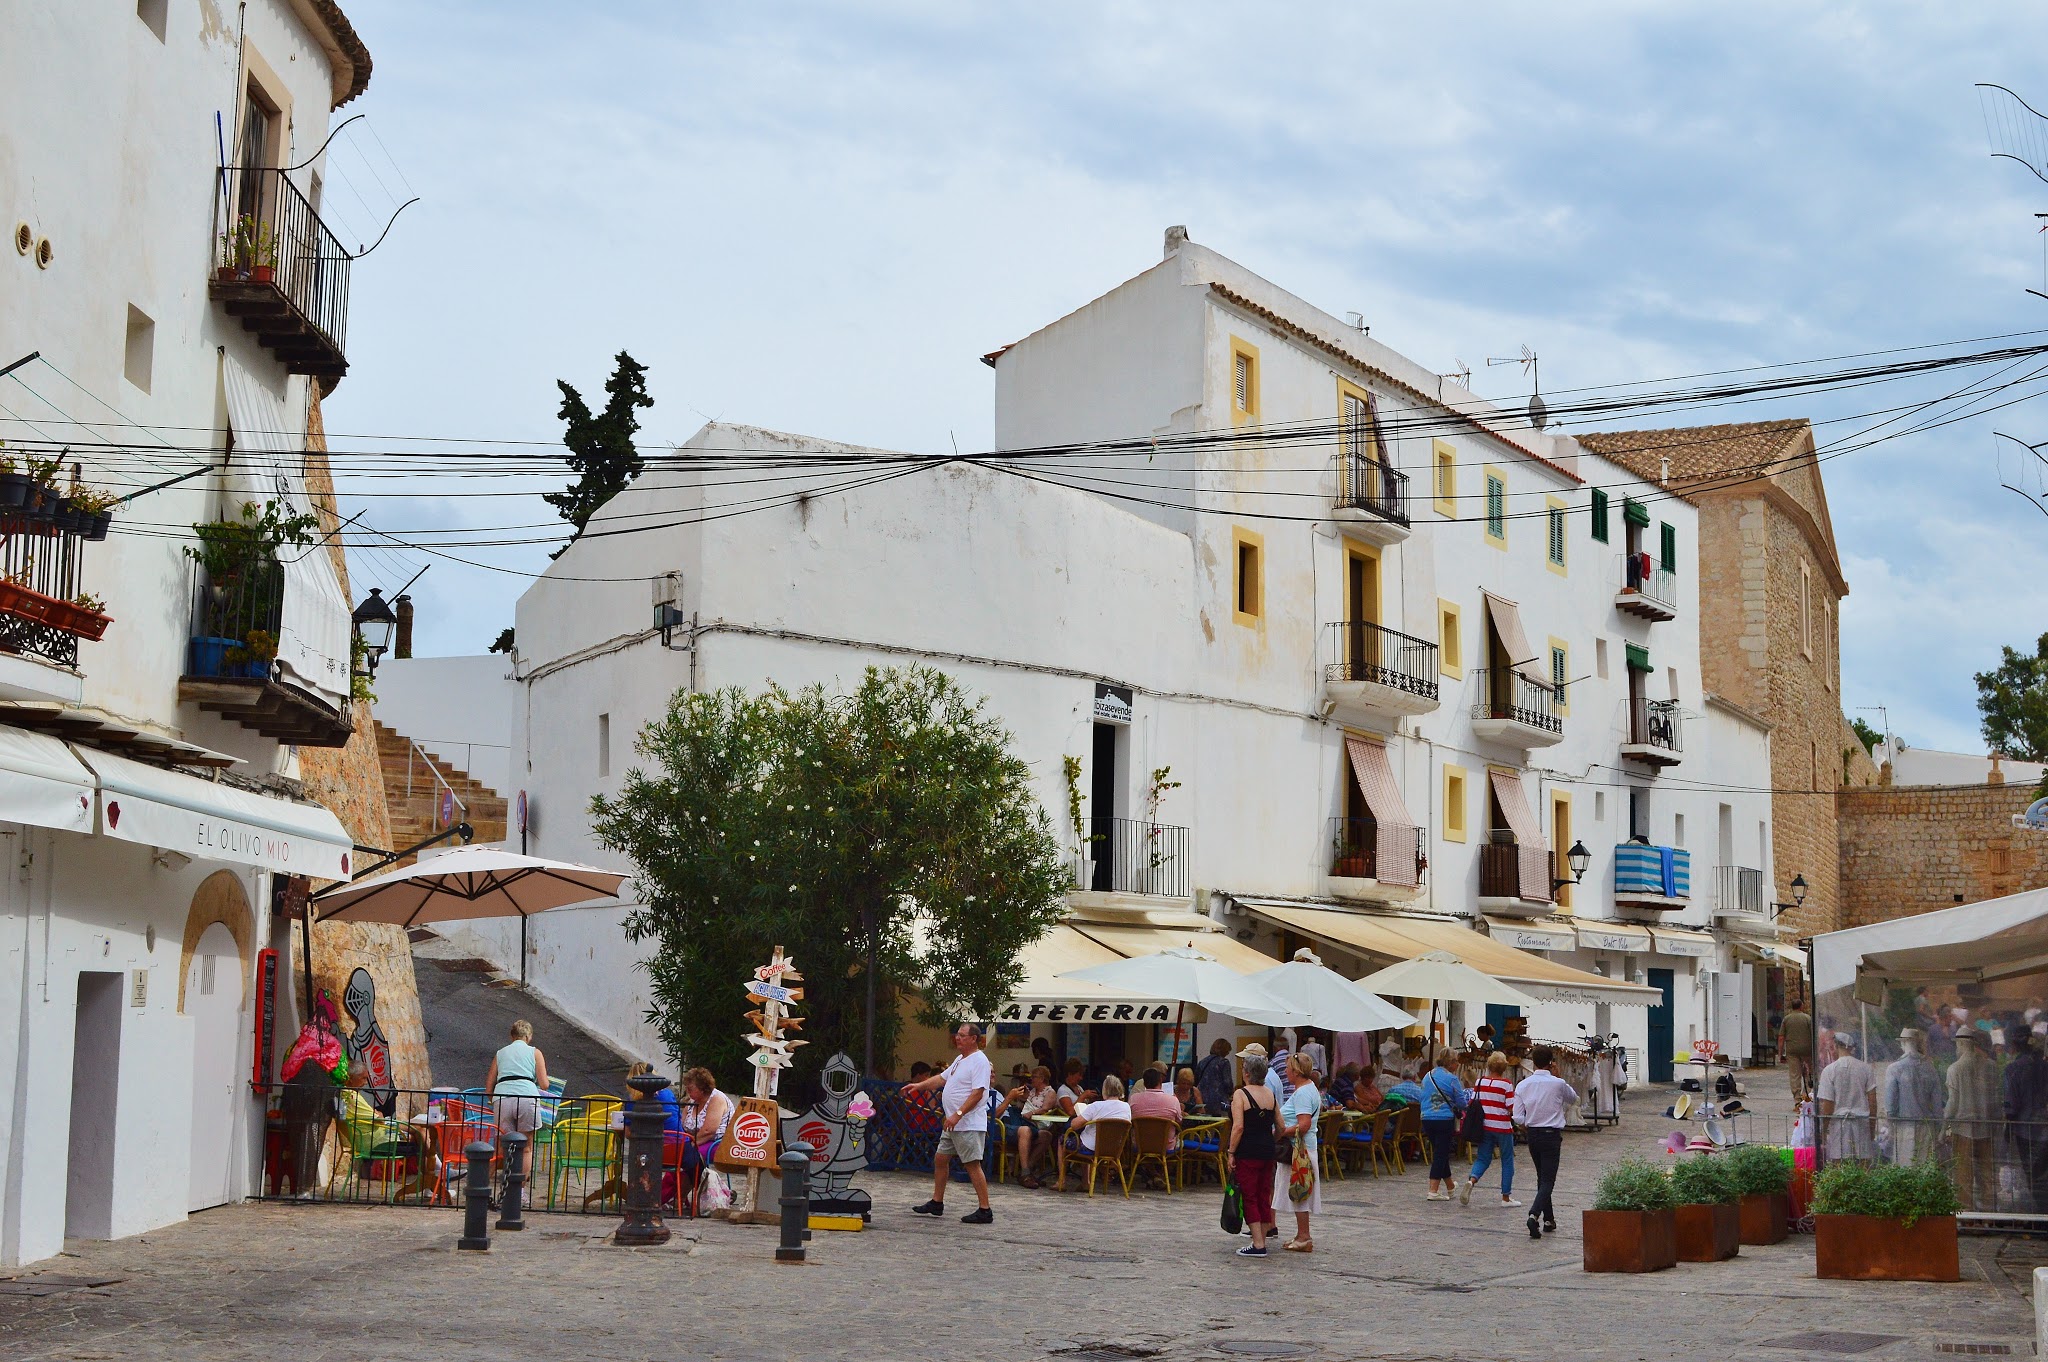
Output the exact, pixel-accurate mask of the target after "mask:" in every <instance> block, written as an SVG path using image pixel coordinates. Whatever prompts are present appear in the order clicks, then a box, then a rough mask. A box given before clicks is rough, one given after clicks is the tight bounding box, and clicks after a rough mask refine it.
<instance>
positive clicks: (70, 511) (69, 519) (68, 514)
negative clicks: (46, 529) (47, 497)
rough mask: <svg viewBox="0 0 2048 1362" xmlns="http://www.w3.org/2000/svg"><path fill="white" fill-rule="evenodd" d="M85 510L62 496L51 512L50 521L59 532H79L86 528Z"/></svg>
mask: <svg viewBox="0 0 2048 1362" xmlns="http://www.w3.org/2000/svg"><path fill="white" fill-rule="evenodd" d="M84 520H85V512H83V511H81V510H79V509H78V508H77V507H76V506H73V505H72V504H71V503H70V502H69V501H66V500H64V499H63V498H62V497H59V498H58V499H57V504H56V508H55V509H54V510H52V511H51V512H50V523H51V524H52V525H54V526H56V528H57V532H58V533H59V534H77V533H78V532H79V531H80V530H82V529H84V528H85V525H84Z"/></svg>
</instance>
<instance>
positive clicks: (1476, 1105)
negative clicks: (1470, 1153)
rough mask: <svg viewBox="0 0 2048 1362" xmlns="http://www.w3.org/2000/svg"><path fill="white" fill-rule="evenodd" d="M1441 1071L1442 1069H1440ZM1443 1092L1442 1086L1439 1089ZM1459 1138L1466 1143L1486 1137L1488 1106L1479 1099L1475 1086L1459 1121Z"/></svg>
mask: <svg viewBox="0 0 2048 1362" xmlns="http://www.w3.org/2000/svg"><path fill="white" fill-rule="evenodd" d="M1438 1072H1439V1073H1441V1072H1442V1070H1438ZM1437 1091H1438V1092H1442V1091H1443V1089H1442V1087H1441V1086H1439V1087H1438V1089H1437ZM1458 1138H1460V1139H1462V1140H1463V1141H1464V1142H1465V1143H1466V1144H1478V1143H1479V1142H1480V1141H1481V1140H1483V1139H1485V1138H1486V1107H1485V1104H1484V1103H1482V1102H1481V1101H1480V1100H1479V1089H1478V1088H1476V1087H1475V1088H1473V1090H1472V1095H1471V1097H1470V1098H1469V1099H1468V1100H1467V1101H1466V1103H1465V1111H1464V1115H1463V1117H1462V1119H1461V1120H1460V1121H1459V1123H1458Z"/></svg>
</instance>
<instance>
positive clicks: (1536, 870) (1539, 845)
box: [1486, 770, 1552, 903]
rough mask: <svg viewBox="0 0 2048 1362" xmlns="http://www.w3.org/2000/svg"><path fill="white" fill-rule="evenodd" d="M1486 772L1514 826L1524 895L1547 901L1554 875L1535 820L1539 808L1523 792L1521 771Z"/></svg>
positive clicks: (1516, 860)
mask: <svg viewBox="0 0 2048 1362" xmlns="http://www.w3.org/2000/svg"><path fill="white" fill-rule="evenodd" d="M1486 774H1487V775H1488V776H1489V777H1490V778H1491V779H1492V781H1493V798H1494V802H1496V803H1497V804H1499V805H1500V813H1501V817H1503V818H1505V819H1507V820H1508V826H1509V827H1510V828H1512V829H1514V833H1515V843H1516V846H1515V851H1516V856H1515V869H1516V871H1517V878H1518V879H1519V880H1520V881H1521V889H1522V897H1523V898H1525V899H1528V900H1529V901H1531V902H1534V903H1546V902H1548V901H1549V899H1550V881H1551V878H1552V876H1551V868H1550V847H1549V845H1548V844H1547V843H1545V842H1544V840H1543V825H1542V824H1541V823H1539V822H1537V821H1536V811H1535V810H1534V809H1532V808H1530V807H1529V800H1528V797H1527V796H1526V795H1524V794H1523V793H1522V775H1521V772H1519V771H1502V770H1492V771H1488V772H1487V773H1486Z"/></svg>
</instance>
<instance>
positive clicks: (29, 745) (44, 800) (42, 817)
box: [0, 728, 93, 833]
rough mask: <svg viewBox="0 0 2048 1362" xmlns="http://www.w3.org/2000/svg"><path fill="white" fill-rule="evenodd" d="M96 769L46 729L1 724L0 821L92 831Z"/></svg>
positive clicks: (68, 830)
mask: <svg viewBox="0 0 2048 1362" xmlns="http://www.w3.org/2000/svg"><path fill="white" fill-rule="evenodd" d="M92 787H93V780H92V772H91V771H88V770H87V769H86V768H85V767H84V766H83V765H81V764H80V763H79V760H78V758H77V757H76V756H74V755H72V752H71V749H70V748H69V747H66V746H65V745H64V744H63V743H61V742H59V741H58V740H57V739H55V738H52V737H50V736H49V735H47V734H44V733H31V732H29V731H28V730H27V729H25V728H0V821H5V822H9V823H27V824H29V825H31V826H32V827H38V828H58V829H60V830H62V831H64V832H84V833H90V832H91V831H92Z"/></svg>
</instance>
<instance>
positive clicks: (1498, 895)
mask: <svg viewBox="0 0 2048 1362" xmlns="http://www.w3.org/2000/svg"><path fill="white" fill-rule="evenodd" d="M1553 878H1554V875H1553V868H1552V866H1551V862H1550V848H1549V847H1546V846H1540V845H1539V846H1531V847H1525V846H1521V845H1519V844H1518V843H1515V842H1509V841H1493V842H1487V843H1485V844H1483V845H1482V846H1481V847H1480V848H1479V911H1480V912H1481V913H1498V914H1505V915H1506V916H1508V917H1540V916H1542V915H1543V914H1545V913H1548V912H1550V911H1551V910H1552V908H1553V907H1554V906H1555V899H1554V897H1553V895H1552V892H1551V883H1550V882H1551V880H1552V879H1553Z"/></svg>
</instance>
